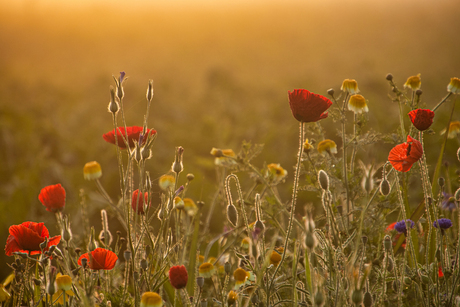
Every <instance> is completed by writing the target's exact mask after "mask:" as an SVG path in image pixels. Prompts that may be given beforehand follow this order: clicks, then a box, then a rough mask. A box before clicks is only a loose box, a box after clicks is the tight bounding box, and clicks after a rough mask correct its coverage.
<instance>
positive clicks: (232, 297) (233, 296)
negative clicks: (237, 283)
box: [227, 290, 238, 306]
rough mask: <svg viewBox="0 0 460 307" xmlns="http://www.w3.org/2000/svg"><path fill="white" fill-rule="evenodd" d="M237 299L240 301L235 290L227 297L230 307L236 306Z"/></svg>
mask: <svg viewBox="0 0 460 307" xmlns="http://www.w3.org/2000/svg"><path fill="white" fill-rule="evenodd" d="M237 299H238V294H237V293H236V292H235V291H233V290H232V291H230V292H229V293H228V295H227V304H228V306H232V305H233V304H235V303H236V300H237Z"/></svg>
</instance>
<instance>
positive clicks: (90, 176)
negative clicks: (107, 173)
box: [83, 161, 102, 180]
mask: <svg viewBox="0 0 460 307" xmlns="http://www.w3.org/2000/svg"><path fill="white" fill-rule="evenodd" d="M101 176H102V169H101V165H100V164H99V163H97V162H96V161H92V162H88V163H86V164H85V166H84V167H83V177H84V178H85V179H86V180H94V179H98V178H101Z"/></svg>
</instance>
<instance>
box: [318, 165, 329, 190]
mask: <svg viewBox="0 0 460 307" xmlns="http://www.w3.org/2000/svg"><path fill="white" fill-rule="evenodd" d="M318 182H319V185H320V186H321V188H322V189H323V190H325V191H326V190H328V189H329V176H328V175H327V173H326V172H325V171H323V170H320V171H319V172H318Z"/></svg>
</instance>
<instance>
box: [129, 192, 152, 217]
mask: <svg viewBox="0 0 460 307" xmlns="http://www.w3.org/2000/svg"><path fill="white" fill-rule="evenodd" d="M148 198H149V193H147V192H144V197H142V195H139V189H137V190H136V191H134V192H133V197H132V199H131V207H132V208H133V210H134V212H137V213H138V214H144V213H145V212H144V203H147V202H148ZM148 206H149V207H150V203H149V205H148Z"/></svg>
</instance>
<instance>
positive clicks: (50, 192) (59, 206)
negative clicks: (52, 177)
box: [38, 183, 65, 213]
mask: <svg viewBox="0 0 460 307" xmlns="http://www.w3.org/2000/svg"><path fill="white" fill-rule="evenodd" d="M38 199H39V200H40V202H41V203H42V205H43V206H45V207H46V211H49V212H53V213H54V212H60V211H62V210H63V209H64V206H65V190H64V188H63V187H62V186H61V184H60V183H58V184H55V185H49V186H47V187H44V188H43V189H42V190H41V191H40V195H38Z"/></svg>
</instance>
